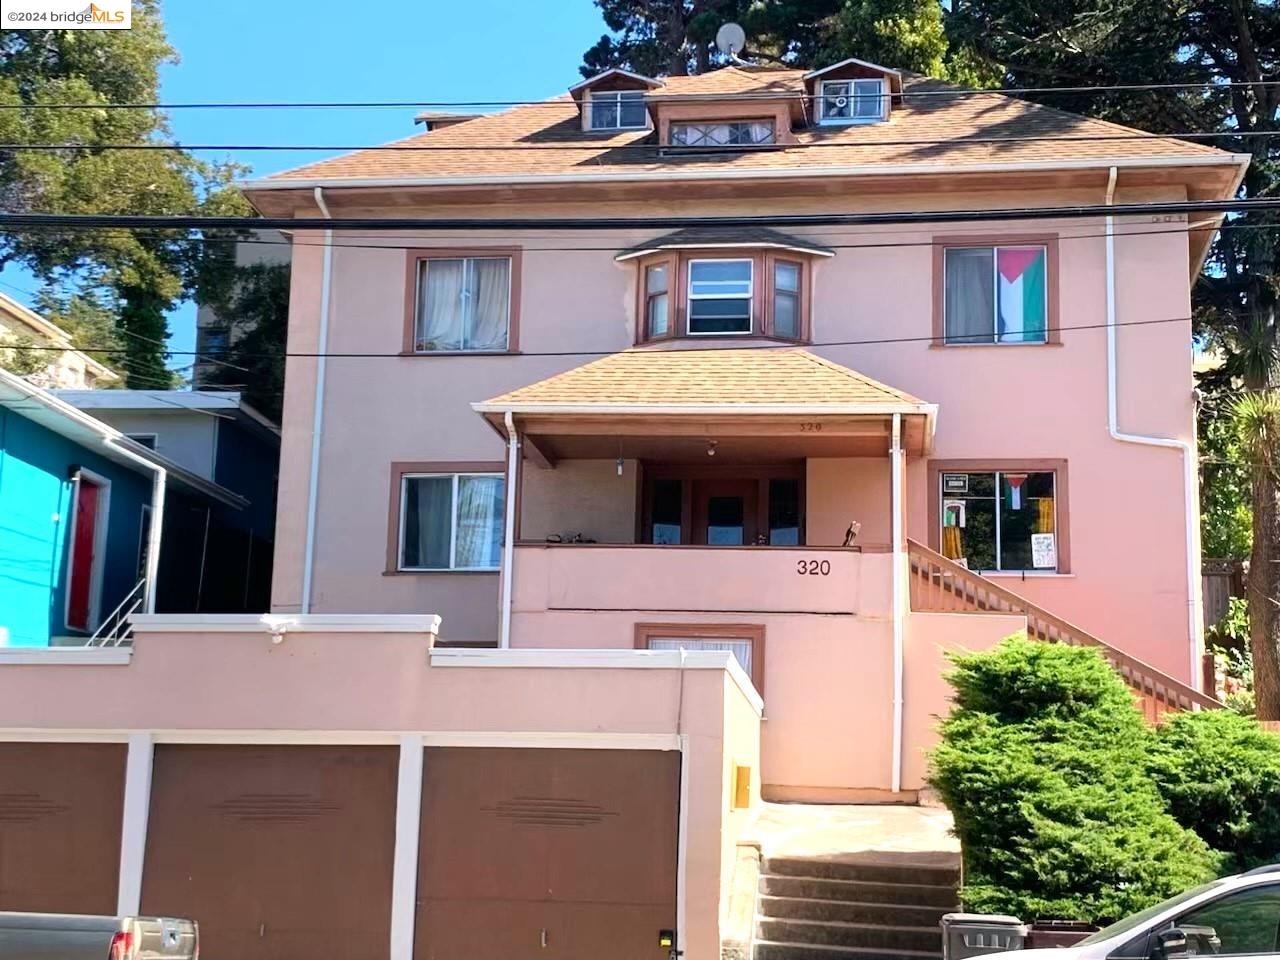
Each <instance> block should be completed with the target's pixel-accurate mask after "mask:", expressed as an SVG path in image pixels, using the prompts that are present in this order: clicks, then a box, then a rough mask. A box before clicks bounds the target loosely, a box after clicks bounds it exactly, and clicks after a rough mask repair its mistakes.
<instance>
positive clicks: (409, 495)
mask: <svg viewBox="0 0 1280 960" xmlns="http://www.w3.org/2000/svg"><path fill="white" fill-rule="evenodd" d="M502 529H503V479H502V475H501V474H496V473H492V474H491V473H457V474H405V475H404V476H403V477H402V478H401V480H400V569H401V570H496V569H498V565H499V561H500V559H501V555H502Z"/></svg>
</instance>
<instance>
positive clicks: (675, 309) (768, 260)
mask: <svg viewBox="0 0 1280 960" xmlns="http://www.w3.org/2000/svg"><path fill="white" fill-rule="evenodd" d="M695 260H750V261H751V330H750V332H748V333H690V332H689V272H690V264H691V263H692V262H693V261H695ZM779 262H783V263H792V264H795V265H796V266H798V267H799V268H800V298H799V299H800V317H799V324H800V329H799V331H798V333H799V335H798V336H795V337H790V336H780V335H778V334H777V333H776V332H775V330H774V326H773V295H774V275H773V273H774V266H775V265H776V264H777V263H779ZM659 264H665V265H666V267H667V332H666V334H664V335H663V336H660V337H650V336H648V330H647V326H648V309H647V308H648V299H649V295H648V293H647V287H646V280H647V277H648V273H647V271H648V268H649V267H651V266H656V265H659ZM635 303H636V307H635V309H636V322H635V337H636V344H637V345H639V344H644V343H660V342H662V341H664V340H672V339H677V338H679V339H689V340H715V339H718V338H722V339H740V340H746V339H755V340H760V339H765V340H781V341H783V342H785V343H807V342H808V341H809V339H810V336H811V334H810V331H811V316H810V314H811V312H812V306H813V258H812V257H808V256H805V255H804V254H803V253H800V252H793V251H778V250H773V249H767V248H766V249H762V248H759V247H724V248H705V247H703V248H697V247H691V248H688V249H685V250H672V251H666V252H663V253H661V254H650V255H648V256H645V257H640V258H638V272H637V274H636V300H635Z"/></svg>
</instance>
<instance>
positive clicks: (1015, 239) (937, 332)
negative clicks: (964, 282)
mask: <svg viewBox="0 0 1280 960" xmlns="http://www.w3.org/2000/svg"><path fill="white" fill-rule="evenodd" d="M1033 246H1036V247H1044V248H1045V264H1044V267H1045V273H1046V277H1045V300H1046V310H1045V338H1044V340H1040V341H1005V342H1003V343H1002V342H1000V341H998V340H993V341H992V342H990V343H948V342H947V280H946V269H947V250H948V248H957V249H958V248H965V247H969V248H973V247H993V248H994V247H1033ZM1060 301H1061V298H1060V295H1059V286H1058V234H1056V233H1031V234H1016V235H1012V236H1005V235H1000V234H967V235H961V236H935V237H934V238H933V339H932V341H931V342H930V344H929V345H930V347H946V348H947V349H949V350H950V349H955V348H960V349H965V350H969V349H981V348H989V347H999V348H1002V349H1007V348H1010V347H1047V346H1061V345H1062V327H1061V325H1060V322H1059V307H1060V305H1061V302H1060Z"/></svg>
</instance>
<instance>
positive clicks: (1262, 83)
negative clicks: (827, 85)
mask: <svg viewBox="0 0 1280 960" xmlns="http://www.w3.org/2000/svg"><path fill="white" fill-rule="evenodd" d="M791 69H793V70H798V69H801V68H798V67H796V68H791ZM761 75H762V76H767V75H768V74H767V72H762V73H761ZM1274 86H1280V80H1259V81H1251V80H1205V81H1199V82H1190V83H1113V84H1092V85H1080V86H1071V87H1020V88H1012V87H1003V88H999V89H978V88H972V87H955V88H947V89H941V90H903V91H902V92H901V93H893V92H889V93H881V94H871V95H868V96H867V99H870V97H871V96H876V97H901V98H902V99H904V100H909V99H934V98H945V97H1018V96H1023V95H1026V94H1036V95H1047V96H1051V95H1055V94H1081V93H1135V92H1144V91H1154V90H1205V91H1210V92H1212V91H1216V90H1229V89H1231V88H1233V87H1253V88H1259V89H1265V88H1268V87H1274ZM726 96H731V97H732V98H733V99H734V100H735V101H741V100H761V101H770V100H807V101H809V100H820V99H822V98H821V96H820V95H819V94H808V93H802V92H801V91H799V90H797V91H796V92H794V93H738V94H723V93H690V94H679V93H669V94H665V95H664V94H655V95H653V96H651V97H648V98H647V99H648V100H649V101H650V102H659V103H660V102H663V101H676V102H679V103H689V102H692V101H699V100H723V99H725V97H726ZM569 102H570V101H568V100H566V99H565V98H564V95H563V94H562V95H560V96H559V97H557V98H554V99H542V100H319V101H300V100H295V101H287V100H285V101H216V100H208V101H179V102H173V103H163V102H159V101H154V102H146V101H139V102H125V103H84V102H81V103H4V104H0V110H318V109H325V110H371V109H396V110H403V109H408V108H421V107H441V108H444V107H556V108H560V109H563V108H564V107H565V106H566V105H567V104H568V103H569Z"/></svg>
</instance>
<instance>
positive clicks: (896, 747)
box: [889, 413, 905, 793]
mask: <svg viewBox="0 0 1280 960" xmlns="http://www.w3.org/2000/svg"><path fill="white" fill-rule="evenodd" d="M889 471H890V478H891V480H890V482H891V483H892V485H893V497H892V498H891V502H892V515H893V518H892V527H893V530H892V533H893V776H892V790H893V792H894V793H898V792H900V791H901V790H902V672H903V665H902V664H903V650H902V647H903V640H902V631H903V626H904V624H903V622H902V618H903V615H904V613H905V604H904V602H903V600H904V597H903V587H904V583H903V580H904V579H905V578H904V576H903V574H904V573H905V570H904V569H903V549H904V547H905V543H904V540H903V535H902V506H903V505H902V414H900V413H895V414H894V415H893V442H892V444H891V445H890V447H889Z"/></svg>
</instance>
